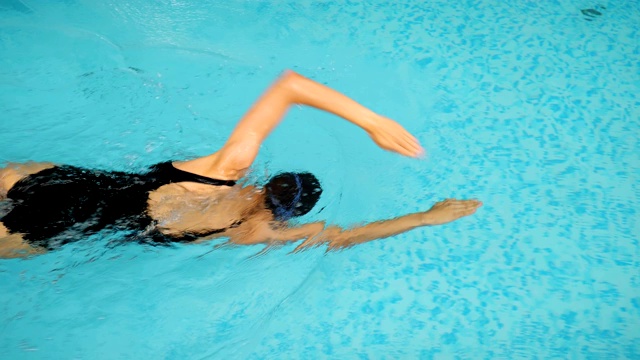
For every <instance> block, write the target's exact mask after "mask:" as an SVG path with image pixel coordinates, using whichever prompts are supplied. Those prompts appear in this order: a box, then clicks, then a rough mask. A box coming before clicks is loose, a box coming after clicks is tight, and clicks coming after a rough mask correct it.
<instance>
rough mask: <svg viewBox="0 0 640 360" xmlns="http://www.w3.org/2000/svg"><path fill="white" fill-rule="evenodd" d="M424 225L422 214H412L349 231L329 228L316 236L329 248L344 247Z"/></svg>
mask: <svg viewBox="0 0 640 360" xmlns="http://www.w3.org/2000/svg"><path fill="white" fill-rule="evenodd" d="M425 225H428V223H426V222H425V217H424V214H423V213H414V214H409V215H404V216H401V217H397V218H395V219H390V220H381V221H376V222H372V223H369V224H367V225H364V226H361V227H356V228H351V229H339V228H337V227H330V228H327V229H325V231H324V232H323V233H321V234H320V235H318V236H320V237H323V238H324V240H325V241H326V242H328V243H329V246H330V247H344V246H351V245H356V244H361V243H364V242H368V241H372V240H376V239H384V238H387V237H391V236H395V235H398V234H401V233H404V232H407V231H409V230H413V229H415V228H417V227H420V226H425Z"/></svg>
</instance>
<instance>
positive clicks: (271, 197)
mask: <svg viewBox="0 0 640 360" xmlns="http://www.w3.org/2000/svg"><path fill="white" fill-rule="evenodd" d="M264 189H265V193H266V200H265V205H266V206H267V209H269V210H271V212H272V213H273V215H274V216H275V217H276V219H278V220H288V219H291V218H292V217H296V216H302V215H304V214H306V213H308V212H309V211H311V209H313V207H314V206H315V204H316V203H317V202H318V199H319V198H320V195H321V194H322V187H320V181H318V179H317V178H316V177H315V176H314V175H313V174H311V173H308V172H304V173H290V172H287V173H281V174H278V175H276V176H274V177H272V178H271V179H270V180H269V182H268V183H267V184H266V185H265V186H264Z"/></svg>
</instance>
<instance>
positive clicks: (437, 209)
mask: <svg viewBox="0 0 640 360" xmlns="http://www.w3.org/2000/svg"><path fill="white" fill-rule="evenodd" d="M480 206H482V203H481V202H480V201H478V200H456V199H447V200H445V201H440V202H437V203H436V204H435V205H433V207H432V208H431V209H429V210H428V211H425V212H423V213H422V225H442V224H446V223H449V222H452V221H454V220H458V219H460V218H461V217H464V216H469V215H472V214H473V213H475V212H476V210H477V209H478V208H479V207H480Z"/></svg>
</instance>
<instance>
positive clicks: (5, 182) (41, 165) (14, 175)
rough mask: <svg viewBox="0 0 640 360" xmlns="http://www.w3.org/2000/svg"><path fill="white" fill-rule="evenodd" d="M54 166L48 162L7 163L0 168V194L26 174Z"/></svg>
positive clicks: (9, 188)
mask: <svg viewBox="0 0 640 360" xmlns="http://www.w3.org/2000/svg"><path fill="white" fill-rule="evenodd" d="M55 166H56V165H55V164H53V163H49V162H27V163H9V164H8V165H7V166H6V167H4V168H2V169H0V194H1V193H6V192H8V191H9V190H11V188H12V187H13V185H15V184H16V183H17V182H18V181H20V180H22V179H24V178H26V177H27V176H29V175H33V174H37V173H39V172H41V171H43V170H47V169H51V168H53V167H55Z"/></svg>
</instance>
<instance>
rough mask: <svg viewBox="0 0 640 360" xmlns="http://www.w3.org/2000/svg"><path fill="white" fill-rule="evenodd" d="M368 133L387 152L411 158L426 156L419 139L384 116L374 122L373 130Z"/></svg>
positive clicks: (368, 130)
mask: <svg viewBox="0 0 640 360" xmlns="http://www.w3.org/2000/svg"><path fill="white" fill-rule="evenodd" d="M367 133H368V134H369V136H371V139H373V141H374V142H375V143H376V144H378V146H380V147H381V148H383V149H385V150H387V151H393V152H396V153H398V154H401V155H404V156H410V157H420V156H423V155H424V149H423V148H422V146H420V142H419V141H418V139H416V138H415V137H414V136H413V135H411V134H410V133H409V132H408V131H407V130H405V129H404V128H403V127H402V125H400V124H398V123H397V122H395V121H393V120H391V119H389V118H386V117H384V116H379V117H378V119H377V120H376V121H374V122H373V125H372V126H371V129H367Z"/></svg>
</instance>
